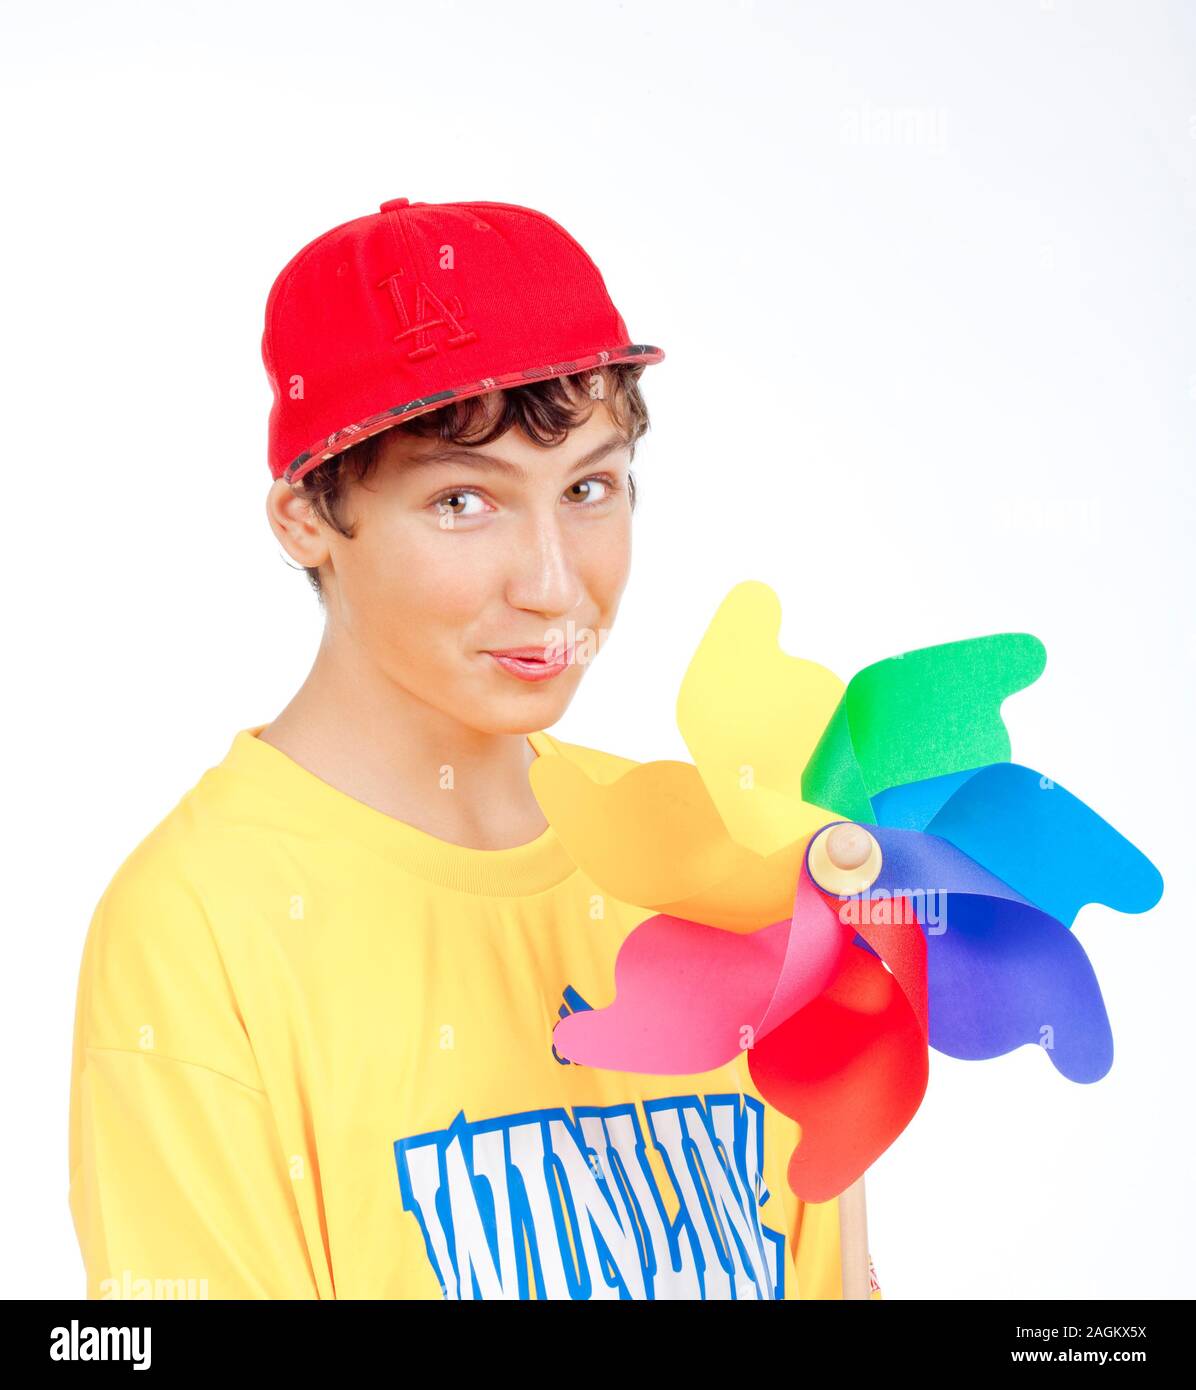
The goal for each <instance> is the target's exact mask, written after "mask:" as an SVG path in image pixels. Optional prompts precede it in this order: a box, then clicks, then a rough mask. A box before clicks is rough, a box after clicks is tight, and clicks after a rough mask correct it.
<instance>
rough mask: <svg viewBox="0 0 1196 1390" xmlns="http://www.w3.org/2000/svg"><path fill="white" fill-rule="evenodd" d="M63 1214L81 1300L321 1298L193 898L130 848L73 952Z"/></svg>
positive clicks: (241, 1031)
mask: <svg viewBox="0 0 1196 1390" xmlns="http://www.w3.org/2000/svg"><path fill="white" fill-rule="evenodd" d="M298 1161H299V1160H292V1161H291V1162H298ZM70 1208H71V1215H72V1218H73V1220H74V1224H75V1232H76V1236H77V1238H78V1241H79V1247H80V1250H81V1252H82V1255H83V1263H84V1267H85V1270H86V1275H87V1297H88V1298H146V1297H153V1298H163V1297H165V1298H211V1299H217V1298H225V1299H227V1298H237V1299H252V1298H270V1299H283V1298H318V1297H320V1296H321V1292H320V1289H319V1286H318V1284H317V1280H316V1277H315V1273H314V1271H313V1268H312V1262H311V1259H310V1258H309V1253H308V1246H307V1242H306V1240H305V1238H304V1230H303V1224H302V1221H301V1219H300V1216H299V1209H298V1204H297V1201H296V1196H295V1192H294V1185H293V1182H292V1172H291V1168H290V1166H289V1163H288V1159H287V1157H286V1154H285V1152H284V1147H283V1144H282V1141H281V1138H280V1136H279V1133H278V1129H277V1125H276V1122H275V1117H274V1113H273V1111H272V1108H271V1105H270V1101H269V1097H268V1095H267V1094H266V1091H265V1090H264V1088H263V1086H262V1083H261V1077H260V1075H259V1074H258V1071H257V1065H256V1062H255V1060H254V1056H253V1049H252V1047H251V1046H250V1042H249V1038H248V1036H247V1035H246V1032H245V1028H244V1025H243V1023H242V1020H241V1017H240V1014H239V1011H238V1009H237V1006H236V1000H235V998H234V997H233V996H232V991H231V987H230V985H229V982H228V978H227V973H226V972H225V970H224V967H223V962H222V961H221V959H220V953H219V951H218V949H217V947H216V943H215V940H214V938H213V936H212V933H211V930H210V925H209V923H208V921H207V917H206V914H205V912H204V910H203V906H202V902H201V899H200V897H199V895H198V894H197V893H195V892H194V891H193V889H192V888H191V886H190V885H189V884H188V883H187V881H186V879H185V877H182V876H179V875H176V874H174V873H170V872H163V871H162V870H161V867H160V866H159V865H156V864H155V863H154V862H153V861H152V860H149V861H147V859H146V857H145V856H143V855H140V854H139V853H137V852H135V854H134V855H133V856H131V857H130V859H129V860H127V861H126V862H125V864H124V865H122V867H121V869H120V870H119V871H118V873H117V876H116V877H115V878H114V879H113V881H112V883H111V884H110V885H109V887H108V889H107V890H106V892H105V894H104V896H103V897H102V898H101V899H100V902H99V904H98V906H97V908H96V911H95V914H94V916H93V918H92V922H91V925H90V928H89V930H88V935H87V942H86V944H85V946H84V952H83V963H82V967H81V970H80V976H79V990H78V999H77V1003H76V1014H75V1039H74V1052H73V1056H72V1070H71V1102H70Z"/></svg>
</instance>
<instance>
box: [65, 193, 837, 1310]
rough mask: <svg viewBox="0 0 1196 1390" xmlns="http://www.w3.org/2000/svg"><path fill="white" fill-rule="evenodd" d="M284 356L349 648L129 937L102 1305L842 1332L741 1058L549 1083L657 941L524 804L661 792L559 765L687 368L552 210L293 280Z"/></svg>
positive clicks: (384, 249)
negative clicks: (143, 1302)
mask: <svg viewBox="0 0 1196 1390" xmlns="http://www.w3.org/2000/svg"><path fill="white" fill-rule="evenodd" d="M262 349H263V359H264V362H265V366H266V369H267V373H268V375H269V378H270V382H271V385H272V387H273V390H274V405H273V408H272V411H271V415H270V430H269V461H270V471H271V474H272V476H273V478H274V480H275V481H274V483H273V486H272V487H271V489H270V493H269V497H268V502H267V513H268V518H269V522H270V526H271V528H272V530H273V531H274V534H275V536H276V537H277V538H278V540H279V541H280V543H281V544H282V546H283V547H284V549H285V550H286V552H287V554H288V555H289V556H290V557H291V558H292V559H293V560H295V561H296V562H297V563H298V564H299V565H301V566H302V567H303V568H304V569H305V570H306V572H307V574H308V577H309V579H310V580H311V582H312V584H313V586H314V587H315V589H316V592H317V594H318V596H319V600H320V602H321V604H322V606H323V609H324V615H325V627H324V633H323V638H322V641H321V644H320V647H319V650H318V652H317V654H316V658H315V661H314V663H313V665H312V668H311V671H310V673H309V675H308V677H307V679H306V680H305V681H304V683H303V685H302V686H301V688H300V689H299V691H298V692H297V693H296V694H295V696H294V698H293V699H292V700H291V701H290V703H289V704H288V705H287V706H286V708H285V709H283V710H282V712H281V713H280V714H279V715H278V717H277V718H276V719H274V720H273V721H272V722H271V723H269V724H265V725H254V726H251V727H249V728H245V729H242V730H240V731H239V732H238V733H237V734H236V736H235V738H234V739H233V741H232V745H231V747H230V749H229V751H228V753H227V755H226V756H225V758H224V760H223V761H222V762H221V763H220V764H219V765H218V766H216V767H214V768H210V769H209V770H208V771H207V772H206V773H205V774H204V775H203V776H202V777H201V778H200V780H199V782H198V783H197V784H196V785H195V786H194V787H193V788H192V789H191V790H190V791H188V792H187V793H186V795H185V796H184V797H183V798H182V799H181V800H180V801H179V803H178V804H177V805H176V806H175V808H174V809H173V810H172V811H171V813H170V814H169V815H168V816H167V817H166V818H165V819H164V820H163V821H162V822H161V823H160V824H159V825H158V826H157V827H156V828H155V829H154V830H153V831H152V832H151V833H150V834H149V835H148V836H147V837H146V839H145V840H144V841H143V842H142V843H141V844H140V845H139V846H138V847H137V848H136V849H135V850H134V851H133V852H132V853H131V854H130V855H129V857H128V858H127V859H126V860H125V862H124V863H123V864H122V865H121V866H120V868H119V869H118V871H117V873H116V875H115V876H114V878H113V879H112V881H111V883H110V884H109V885H108V888H107V889H106V891H105V892H104V894H103V896H102V898H101V899H100V902H99V904H98V906H97V908H96V911H95V916H94V918H93V921H92V924H91V928H90V931H89V934H88V940H87V944H86V947H85V951H84V959H83V965H82V970H81V974H80V982H79V998H78V1008H77V1015H76V1025H75V1053H74V1065H73V1075H72V1095H71V1139H70V1175H71V1191H70V1200H71V1208H72V1213H73V1216H74V1220H75V1225H76V1231H77V1233H78V1237H79V1241H80V1246H81V1249H82V1252H83V1256H84V1262H85V1265H86V1269H87V1279H88V1295H89V1296H90V1297H122V1296H123V1297H128V1296H130V1295H131V1294H132V1295H133V1296H137V1295H138V1294H140V1295H141V1296H145V1294H147V1293H148V1294H150V1295H154V1296H160V1295H162V1294H163V1293H164V1292H165V1293H167V1295H168V1296H180V1293H179V1291H180V1290H182V1291H183V1294H185V1295H189V1296H198V1297H205V1296H206V1297H209V1298H402V1299H407V1298H435V1297H438V1296H441V1297H445V1298H635V1299H643V1298H668V1299H672V1298H781V1297H783V1298H797V1297H802V1298H837V1297H840V1296H841V1295H840V1288H839V1245H838V1213H837V1203H836V1202H829V1203H822V1204H818V1205H814V1204H803V1203H801V1202H799V1201H798V1200H797V1199H796V1198H795V1197H794V1195H793V1193H792V1192H791V1191H790V1189H789V1187H788V1184H787V1182H786V1177H785V1172H786V1165H787V1163H788V1159H789V1156H790V1153H791V1151H792V1149H793V1145H794V1143H795V1141H796V1137H797V1130H796V1126H795V1125H794V1124H793V1122H792V1121H790V1120H788V1119H787V1118H786V1117H785V1116H783V1115H781V1114H779V1113H778V1112H776V1111H774V1110H771V1109H770V1108H768V1107H767V1106H766V1105H765V1104H764V1103H763V1101H762V1099H761V1098H760V1096H759V1094H758V1093H757V1092H756V1091H755V1090H754V1088H753V1087H752V1084H751V1080H750V1076H749V1073H748V1068H747V1065H746V1059H744V1058H742V1057H741V1058H738V1059H737V1060H736V1062H735V1063H734V1064H731V1065H728V1066H726V1067H724V1068H721V1069H720V1070H719V1071H717V1072H711V1073H708V1074H705V1075H702V1076H693V1077H653V1076H642V1075H626V1074H618V1073H609V1072H602V1071H597V1070H593V1069H590V1068H585V1067H580V1066H575V1065H573V1064H570V1063H569V1062H568V1061H567V1060H566V1059H564V1058H562V1057H560V1056H559V1055H557V1054H556V1052H555V1050H554V1049H553V1046H552V1029H553V1025H554V1024H555V1023H556V1022H557V1020H558V1018H559V1017H560V1016H561V1015H562V1014H564V1013H565V1012H566V1011H567V1010H571V1009H577V1008H587V1007H591V1006H592V1005H593V1004H596V1003H602V1002H605V1001H606V999H607V998H609V996H610V994H611V990H612V982H613V963H614V959H615V956H616V954H617V951H618V947H619V944H620V942H621V941H622V940H623V938H624V937H625V936H626V935H627V933H628V932H629V931H630V930H631V929H632V928H633V927H634V926H635V925H636V924H637V923H638V922H640V921H642V920H643V919H644V917H645V916H646V915H648V914H647V913H646V912H645V911H643V910H642V909H637V908H635V907H634V906H632V905H629V904H624V903H619V902H614V901H611V900H609V899H605V898H604V897H603V895H601V894H599V893H597V892H595V891H594V886H593V885H592V884H588V883H587V882H586V881H584V880H583V878H582V876H581V874H580V873H579V871H578V870H576V868H575V867H574V866H573V865H572V864H571V863H570V861H569V860H568V857H567V855H566V854H565V851H564V849H563V846H562V845H561V843H560V842H559V841H558V840H557V838H556V836H555V834H554V832H553V831H552V829H551V828H550V827H548V826H547V825H546V822H545V820H544V817H543V815H542V813H541V812H540V809H539V807H538V805H537V803H536V800H535V798H534V796H533V794H532V792H531V787H530V783H529V780H528V775H527V774H528V768H529V766H530V764H531V761H532V760H533V759H534V758H535V757H537V756H539V757H569V758H573V759H576V760H577V761H578V762H579V763H580V764H581V766H582V767H584V768H585V769H586V770H587V771H589V772H590V773H591V774H592V775H595V776H600V777H604V778H613V777H616V776H618V775H620V773H622V772H623V771H625V770H626V769H628V768H629V767H631V766H633V764H631V763H630V762H628V761H627V760H625V759H623V758H619V757H616V756H614V755H611V754H605V753H601V752H599V751H597V750H594V749H589V748H585V747H582V746H580V745H576V744H568V743H564V742H562V741H561V740H558V739H556V738H554V737H552V736H551V735H549V734H547V733H545V732H544V730H545V729H546V728H548V727H549V726H551V725H553V724H555V723H556V722H557V721H558V720H559V719H560V718H561V716H562V714H563V713H564V711H565V709H566V708H567V706H568V704H569V701H570V700H571V698H572V696H573V694H574V692H575V690H576V688H577V684H578V682H579V681H580V679H581V676H582V675H583V673H584V670H585V667H586V666H587V665H588V662H589V658H590V656H592V655H593V654H594V653H595V652H596V651H597V650H598V649H599V648H600V647H601V645H602V643H603V642H604V641H605V637H606V634H607V633H608V631H609V629H610V627H611V625H612V623H613V621H614V617H615V613H616V611H617V608H618V604H619V600H620V596H621V594H622V591H623V588H624V585H625V583H626V579H627V574H628V570H629V565H630V550H631V512H632V507H633V505H634V480H633V479H632V476H631V473H630V465H631V461H632V456H633V454H634V450H635V446H636V442H637V440H638V439H639V438H640V437H641V436H642V435H643V433H644V432H645V431H646V429H647V428H648V417H647V411H646V409H645V407H644V404H643V400H642V397H641V395H640V391H639V384H638V382H639V377H640V376H641V374H642V372H643V370H644V368H645V366H646V365H648V364H649V363H653V362H658V361H660V359H661V358H662V357H663V356H664V354H663V353H662V352H661V351H660V350H659V349H658V348H655V347H651V346H646V345H642V344H632V343H631V342H630V341H629V339H628V335H627V332H626V328H625V327H624V324H623V321H622V319H621V317H620V316H619V314H618V312H617V311H616V310H615V308H614V305H613V304H612V303H611V301H610V298H609V296H608V295H607V292H606V288H605V285H604V284H603V281H602V277H601V275H600V274H599V272H598V270H597V269H596V267H595V266H594V265H593V263H592V262H591V261H590V259H589V257H588V256H587V255H586V253H585V252H584V251H583V250H582V249H581V247H580V246H579V245H578V244H577V243H576V242H575V241H574V240H573V239H572V238H571V237H570V236H569V235H568V234H567V233H566V232H565V231H564V230H563V228H561V227H559V226H558V225H557V224H556V223H555V222H553V221H551V220H550V219H548V218H546V217H544V216H543V215H542V214H540V213H537V212H534V211H531V210H530V209H526V208H519V207H514V206H511V205H506V204H497V203H450V204H427V203H409V202H408V200H407V199H405V198H398V199H393V200H391V201H390V202H387V203H384V204H383V205H382V207H381V209H380V210H379V212H378V213H374V214H371V215H369V216H366V217H362V218H358V219H355V220H353V221H351V222H348V223H345V224H343V225H342V226H340V227H337V228H334V229H333V230H332V231H330V232H327V233H325V234H324V235H323V236H321V237H319V238H317V239H316V240H315V241H313V242H312V243H310V244H309V245H308V246H306V247H305V248H304V249H303V250H302V251H300V252H299V253H298V255H296V256H295V257H294V258H293V259H292V260H291V261H290V262H289V264H288V265H287V266H286V267H285V268H284V270H283V271H282V273H281V274H280V275H279V277H278V279H277V280H276V282H275V284H274V287H273V289H272V290H271V293H270V296H269V299H268V302H267V306H266V327H265V334H264V337H263V343H262ZM458 504H460V505H461V507H462V509H461V510H457V507H458ZM171 1291H173V1292H171Z"/></svg>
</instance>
